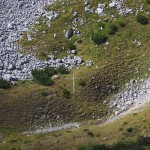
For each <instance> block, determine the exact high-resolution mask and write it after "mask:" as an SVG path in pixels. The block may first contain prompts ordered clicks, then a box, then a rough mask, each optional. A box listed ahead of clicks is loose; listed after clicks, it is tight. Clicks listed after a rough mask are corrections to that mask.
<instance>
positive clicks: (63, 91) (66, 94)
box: [62, 89, 70, 98]
mask: <svg viewBox="0 0 150 150" xmlns="http://www.w3.org/2000/svg"><path fill="white" fill-rule="evenodd" d="M62 95H63V97H65V98H70V91H68V90H67V89H63V90H62Z"/></svg>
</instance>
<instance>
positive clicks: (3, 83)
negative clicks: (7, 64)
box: [0, 79, 11, 89]
mask: <svg viewBox="0 0 150 150" xmlns="http://www.w3.org/2000/svg"><path fill="white" fill-rule="evenodd" d="M0 88H2V89H9V88H11V83H10V82H8V81H6V80H3V79H0Z"/></svg>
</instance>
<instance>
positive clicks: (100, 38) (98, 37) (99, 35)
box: [92, 30, 108, 45]
mask: <svg viewBox="0 0 150 150" xmlns="http://www.w3.org/2000/svg"><path fill="white" fill-rule="evenodd" d="M107 40H108V36H107V35H106V33H105V32H103V31H101V30H97V31H96V32H95V33H94V34H93V35H92V41H93V42H94V43H95V44H97V45H100V44H103V43H105V42H106V41H107Z"/></svg>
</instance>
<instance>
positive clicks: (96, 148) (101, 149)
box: [78, 144, 110, 150]
mask: <svg viewBox="0 0 150 150" xmlns="http://www.w3.org/2000/svg"><path fill="white" fill-rule="evenodd" d="M78 150H110V149H109V147H108V146H105V144H95V145H92V144H89V145H87V146H81V147H79V149H78Z"/></svg>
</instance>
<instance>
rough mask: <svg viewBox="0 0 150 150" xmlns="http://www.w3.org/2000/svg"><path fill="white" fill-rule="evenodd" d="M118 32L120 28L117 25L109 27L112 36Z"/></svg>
mask: <svg viewBox="0 0 150 150" xmlns="http://www.w3.org/2000/svg"><path fill="white" fill-rule="evenodd" d="M117 31H118V27H117V26H116V25H114V24H112V25H109V27H108V33H109V34H110V35H113V34H115V33H116V32H117Z"/></svg>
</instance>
